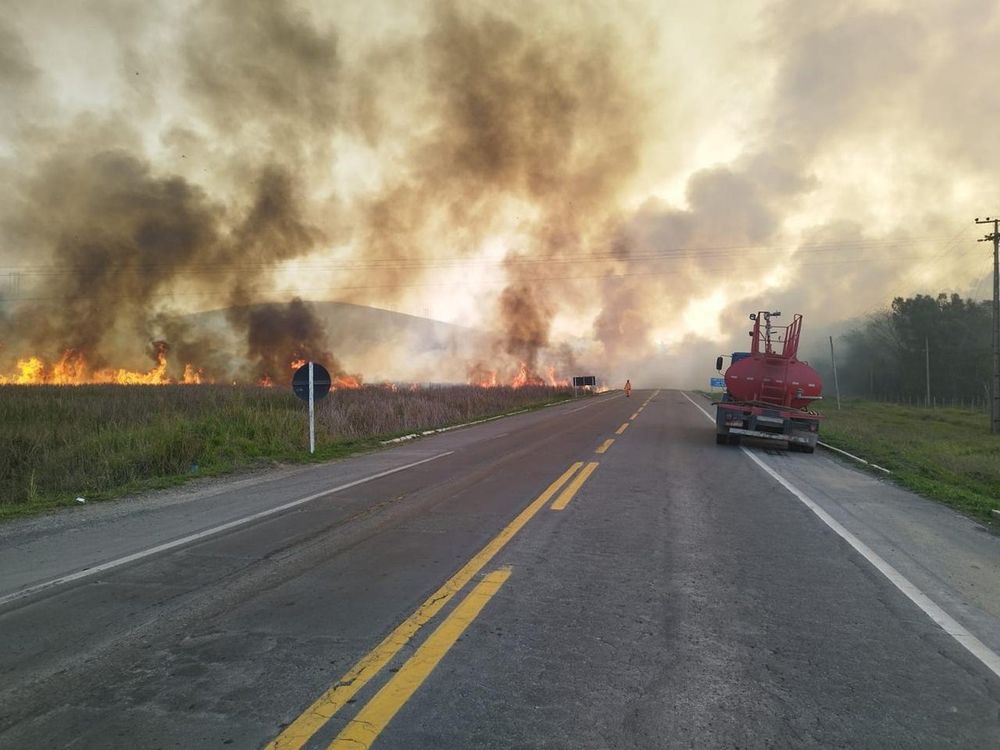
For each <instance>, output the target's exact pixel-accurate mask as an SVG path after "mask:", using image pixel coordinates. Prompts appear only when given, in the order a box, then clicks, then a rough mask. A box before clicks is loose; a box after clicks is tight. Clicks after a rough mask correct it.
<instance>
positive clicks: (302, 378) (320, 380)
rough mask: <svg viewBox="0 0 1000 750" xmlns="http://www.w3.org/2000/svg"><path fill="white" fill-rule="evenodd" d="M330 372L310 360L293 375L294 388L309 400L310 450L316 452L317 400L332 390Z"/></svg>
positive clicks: (304, 398)
mask: <svg viewBox="0 0 1000 750" xmlns="http://www.w3.org/2000/svg"><path fill="white" fill-rule="evenodd" d="M330 386H331V381H330V373H329V372H327V370H326V368H325V367H323V365H318V364H316V363H315V362H312V361H310V362H308V363H307V364H304V365H302V366H301V367H300V368H299V369H298V370H296V371H295V374H294V375H293V376H292V390H293V391H294V392H295V395H296V396H298V397H299V398H301V399H302V400H303V401H308V402H309V452H310V453H315V452H316V401H317V400H319V399H321V398H323V397H324V396H326V394H327V393H329V392H330Z"/></svg>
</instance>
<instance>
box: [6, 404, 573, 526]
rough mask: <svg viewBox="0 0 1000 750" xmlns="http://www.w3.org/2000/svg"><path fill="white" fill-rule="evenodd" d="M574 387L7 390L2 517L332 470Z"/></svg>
mask: <svg viewBox="0 0 1000 750" xmlns="http://www.w3.org/2000/svg"><path fill="white" fill-rule="evenodd" d="M571 395H572V390H571V389H569V388H550V387H544V386H526V387H523V388H516V389H515V388H507V387H497V388H478V387H475V386H439V387H427V388H419V389H415V390H407V389H401V390H393V389H391V388H388V387H385V386H365V387H363V388H359V389H354V390H339V391H336V392H334V393H331V394H330V395H329V396H328V397H327V398H326V399H324V400H322V401H320V402H319V403H318V408H317V419H316V454H315V456H310V455H309V447H308V433H307V429H308V424H307V416H306V415H307V411H306V408H305V405H304V404H303V403H302V402H301V401H299V399H297V398H296V397H295V396H294V395H293V394H292V393H291V391H289V390H287V389H284V388H261V387H256V386H222V385H199V386H184V385H177V386H117V385H88V386H74V387H61V386H13V385H7V386H0V519H3V518H9V517H12V516H17V515H27V514H30V513H35V512H38V511H39V510H43V509H46V508H52V507H56V506H62V505H73V504H75V503H76V502H77V501H76V498H77V497H83V498H85V499H86V500H87V501H88V502H90V501H93V500H104V499H108V498H112V497H116V496H120V495H122V494H125V493H128V492H135V491H138V490H142V489H148V488H155V487H165V486H170V485H172V484H177V483H179V482H182V481H184V480H185V479H188V478H191V477H194V476H205V475H217V474H223V473H227V472H231V471H235V470H237V469H245V468H252V467H255V466H256V467H259V466H266V465H269V464H274V463H277V462H283V463H284V462H303V461H322V460H327V459H330V458H335V457H338V456H344V455H348V454H351V453H356V452H360V451H364V450H368V449H371V448H374V447H377V446H378V445H379V443H380V442H381V441H383V440H386V439H390V438H393V437H396V436H400V435H405V434H410V433H413V432H421V431H423V430H430V429H436V428H440V427H445V426H449V425H453V424H460V423H463V422H468V421H473V420H476V419H483V418H485V417H489V416H495V415H499V414H505V413H508V412H511V411H515V410H519V409H529V408H536V407H540V406H543V405H545V404H548V403H553V402H555V401H561V400H565V399H567V398H570V397H571Z"/></svg>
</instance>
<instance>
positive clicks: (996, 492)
mask: <svg viewBox="0 0 1000 750" xmlns="http://www.w3.org/2000/svg"><path fill="white" fill-rule="evenodd" d="M823 413H824V415H825V417H826V419H825V420H824V421H823V426H822V427H821V428H820V439H821V440H823V441H824V442H826V443H829V444H830V445H833V446H835V447H837V448H840V449H842V450H846V451H849V452H850V453H853V454H855V455H857V456H860V457H862V458H864V459H866V460H868V461H871V462H872V463H875V464H878V465H879V466H884V467H885V468H886V469H889V470H890V471H891V472H892V478H893V479H894V480H896V481H897V482H899V483H900V484H902V485H903V486H905V487H908V488H909V489H911V490H914V491H915V492H918V493H920V494H922V495H925V496H926V497H930V498H933V499H935V500H939V501H941V502H944V503H947V504H948V505H951V506H953V507H955V508H957V509H959V510H962V511H965V512H966V513H969V514H971V515H973V516H975V517H977V518H980V519H982V520H986V521H995V520H996V519H995V518H994V517H993V516H992V514H991V510H992V509H994V508H1000V435H993V434H991V433H990V430H989V419H988V417H987V416H986V415H985V414H984V412H983V411H982V410H971V409H956V408H927V407H915V406H903V405H899V404H889V403H879V402H874V401H867V400H862V399H847V400H845V401H844V402H843V407H842V409H841V410H840V411H837V409H836V407H835V405H834V404H833V403H831V402H829V401H828V402H826V406H825V408H824V409H823Z"/></svg>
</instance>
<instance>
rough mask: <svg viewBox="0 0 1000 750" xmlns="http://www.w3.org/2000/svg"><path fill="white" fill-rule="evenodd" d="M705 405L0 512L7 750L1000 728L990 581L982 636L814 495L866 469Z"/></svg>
mask: <svg viewBox="0 0 1000 750" xmlns="http://www.w3.org/2000/svg"><path fill="white" fill-rule="evenodd" d="M700 408H710V406H709V405H708V403H707V402H702V403H701V404H699V402H698V399H697V397H690V396H688V395H687V394H683V393H681V392H677V391H633V392H632V395H631V397H630V398H625V397H624V395H623V394H609V395H606V396H602V397H599V398H594V399H581V400H580V401H579V402H574V403H570V404H565V405H561V406H557V407H553V408H550V409H544V410H541V411H539V412H533V413H529V414H523V415H518V416H515V417H510V418H508V419H504V420H499V421H496V422H491V423H487V424H483V425H477V426H474V427H469V428H466V429H463V430H457V431H454V432H450V433H444V434H441V435H437V436H434V437H430V438H426V439H423V440H420V441H416V442H415V443H413V444H404V445H402V446H399V447H396V448H393V449H390V450H388V451H383V452H380V453H378V454H374V455H372V456H365V457H359V458H357V459H351V460H350V461H346V462H338V463H335V464H330V465H327V466H323V467H310V468H309V469H305V470H296V471H295V472H292V473H290V474H288V475H286V476H282V477H281V478H280V480H279V479H269V478H258V479H257V480H254V481H253V482H246V481H244V482H241V483H234V484H233V486H232V487H231V488H230V489H225V488H223V489H221V490H213V492H212V493H211V494H210V495H209V496H206V497H197V496H193V497H192V498H191V499H189V500H188V501H185V502H179V501H178V502H172V503H167V504H164V505H163V506H160V507H150V506H146V505H140V506H138V507H137V508H136V509H135V510H134V512H133V511H130V510H128V509H125V510H122V511H120V512H118V513H110V512H107V511H103V510H101V509H93V510H92V509H89V508H88V509H87V511H88V513H81V514H74V515H73V518H72V519H70V520H67V518H68V517H62V518H60V519H58V520H57V521H49V522H43V521H35V522H31V523H23V524H20V525H14V526H11V527H9V528H6V529H4V530H3V532H2V534H0V544H2V545H3V548H2V549H0V565H2V567H0V571H2V575H0V677H2V685H0V746H3V747H8V746H9V747H18V748H19V747H81V748H89V747H94V748H117V747H121V748H134V747H182V746H183V747H222V746H235V747H248V748H251V747H262V746H271V747H275V748H301V747H309V748H317V747H344V748H346V747H362V746H374V747H378V748H401V749H402V748H418V747H429V748H474V747H487V748H490V747H495V748H508V747H518V748H520V747H559V748H562V747H566V748H571V747H572V748H610V747H614V748H618V747H639V748H646V747H649V748H659V747H767V746H779V747H780V746H849V747H977V748H978V747H998V746H1000V675H998V674H997V673H996V672H995V671H994V670H993V669H991V666H990V664H989V663H988V659H989V654H994V655H995V652H994V650H993V648H995V646H994V643H993V640H992V635H991V633H989V632H985V631H988V630H990V629H991V628H992V627H993V626H994V625H995V624H996V623H1000V618H994V614H993V611H992V609H991V607H990V606H989V603H988V602H986V603H983V602H980V604H981V605H982V606H978V607H970V608H967V609H962V611H954V610H955V608H953V607H952V606H951V602H952V601H953V600H952V599H949V598H948V596H945V594H944V593H940V594H939V592H936V591H935V592H932V593H934V596H935V601H937V600H941V601H938V604H942V605H943V607H944V608H945V609H947V610H948V611H949V612H950V613H951V614H953V615H955V616H956V617H958V618H959V619H960V620H961V622H962V626H961V627H964V628H968V631H969V632H970V634H971V633H975V635H976V636H978V638H977V640H978V641H979V643H980V644H981V645H982V646H983V648H984V649H985V652H984V654H985V656H984V655H982V654H981V655H977V654H976V653H974V652H973V651H970V649H969V648H968V646H967V645H964V644H963V643H961V642H959V640H956V638H955V637H953V636H954V634H953V633H949V632H946V631H945V630H944V629H942V627H941V626H940V625H939V624H938V623H937V622H935V621H934V619H932V617H930V616H929V615H928V613H927V611H926V610H925V609H921V607H920V606H918V604H916V603H915V602H914V600H913V598H912V596H908V595H907V593H905V592H904V591H902V590H901V589H900V587H899V584H898V582H894V581H892V580H890V578H888V577H887V576H886V574H885V573H884V572H880V570H879V569H878V568H877V567H876V566H875V565H873V562H872V559H871V558H870V557H866V556H865V555H864V554H861V553H860V552H859V551H858V548H857V547H856V546H852V545H851V544H850V543H849V542H848V541H846V540H845V537H844V536H843V535H842V534H840V533H838V532H837V531H836V530H835V529H833V528H832V527H831V525H830V524H829V523H827V522H824V520H823V519H822V518H821V517H820V516H819V515H817V512H816V510H815V509H812V508H810V507H809V506H808V505H807V504H805V503H804V502H803V501H802V499H801V498H800V497H798V496H796V495H795V494H794V490H796V488H797V487H798V484H802V483H803V480H804V478H808V479H810V481H813V482H815V485H810V487H809V492H810V493H811V494H810V495H809V497H821V495H820V492H821V490H822V487H823V486H827V485H830V486H836V485H838V483H841V484H842V483H846V482H848V481H851V482H854V483H855V485H856V486H863V487H864V488H865V489H864V492H866V493H874V492H877V491H879V490H878V486H879V484H878V483H877V482H876V481H875V480H869V479H868V478H867V477H865V476H864V475H859V474H858V473H857V472H855V471H854V470H853V469H851V468H849V467H845V466H842V465H839V464H835V463H833V462H830V461H829V459H826V458H823V457H821V456H819V455H818V454H817V455H816V456H805V455H798V454H788V455H787V456H786V455H779V456H778V457H775V456H768V455H765V454H763V452H762V451H759V450H757V451H754V449H751V451H750V453H748V452H744V451H742V450H737V449H729V448H726V447H720V446H716V445H715V441H714V431H713V429H712V427H711V425H709V424H708V421H707V420H706V419H705V414H703V413H702V412H701V411H700ZM751 454H752V455H751ZM778 459H780V461H778ZM776 461H778V462H777V463H776ZM810 461H815V462H816V463H814V464H809V463H807V462H810ZM781 462H794V463H788V464H787V465H786V464H782V463H781ZM789 469H794V472H793V471H790V470H789ZM795 472H799V474H795ZM859 476H860V477H861V479H858V477H859ZM789 477H791V478H790V479H789ZM869 481H870V482H871V484H870V485H869V484H866V482H869ZM824 482H825V483H826V484H825V485H824V484H823V483H824ZM796 483H798V484H796ZM821 485H822V486H821ZM872 487H875V489H874V490H873V489H871V488H872ZM331 490H333V491H331ZM886 491H887V492H897V493H898V492H899V491H898V490H895V489H894V488H888V489H887V490H886ZM801 494H803V496H805V495H804V493H801ZM910 501H911V500H910V499H907V500H906V501H905V502H910ZM892 502H904V501H901V500H899V499H898V498H895V497H893V499H892ZM945 512H947V511H945ZM831 513H839V510H837V509H831ZM843 521H844V523H845V524H848V523H849V520H848V519H846V518H845V519H843ZM858 523H860V522H858ZM956 528H957V530H956V531H955V532H954V533H955V534H956V535H959V536H961V535H962V534H964V533H965V532H964V527H956ZM855 530H856V531H857V534H858V535H859V536H860V537H864V538H865V539H867V540H868V541H869V542H870V549H871V550H875V551H873V552H872V555H874V556H875V557H876V558H877V559H882V558H880V557H878V554H876V553H877V552H879V551H880V550H878V549H876V548H877V546H878V543H877V535H874V532H873V536H872V537H870V538H869V537H868V536H866V535H865V534H866V531H865V530H862V529H860V528H859V529H855ZM886 533H888V532H886ZM963 539H964V537H963ZM956 543H958V542H956ZM866 549H869V547H866ZM965 549H966V551H967V553H968V555H970V556H973V557H975V558H976V559H983V560H986V562H985V563H984V564H985V565H987V567H988V565H989V560H990V558H991V556H995V559H994V562H996V561H997V560H1000V554H998V552H1000V545H998V540H997V539H996V538H994V537H988V536H986V535H983V538H982V539H979V538H977V537H975V535H974V534H973V536H971V537H969V542H968V547H967V548H965ZM56 550H62V553H60V554H56V552H55V551H56ZM911 553H912V554H911V556H910V557H909V558H907V559H911V560H923V558H920V557H919V555H918V554H917V552H916V551H914V550H911ZM963 559H964V558H963ZM970 559H971V557H970ZM893 562H894V563H895V564H896V566H897V568H898V569H900V570H903V571H904V573H906V575H907V576H909V577H903V578H904V580H906V581H909V582H912V581H913V580H919V581H920V585H923V579H917V578H915V575H918V574H920V571H925V572H927V571H930V573H928V575H930V574H931V573H933V572H934V571H935V570H936V569H935V568H934V566H933V564H932V563H931V562H926V561H925V562H926V564H924V563H923V562H921V563H919V564H918V563H914V566H915V567H914V568H913V574H911V573H910V571H909V569H908V568H904V567H903V565H902V564H901V563H899V562H897V561H896V560H893ZM901 577H902V576H901ZM938 577H939V578H940V577H942V576H938ZM928 580H929V579H928ZM917 588H918V589H919V590H921V591H923V589H922V588H919V586H918V587H917ZM942 591H943V590H942ZM949 596H950V595H949ZM955 596H956V597H957V598H960V597H961V592H960V591H959V592H958V593H956V594H955ZM957 598H956V600H957ZM987 598H990V597H987ZM957 624H958V621H957V620H956V625H957ZM998 632H1000V629H998ZM984 659H985V661H984Z"/></svg>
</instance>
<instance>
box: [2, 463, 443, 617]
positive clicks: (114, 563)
mask: <svg viewBox="0 0 1000 750" xmlns="http://www.w3.org/2000/svg"><path fill="white" fill-rule="evenodd" d="M454 452H455V451H446V452H445V453H438V454H437V455H436V456H431V457H430V458H424V459H421V460H420V461H414V462H413V463H409V464H404V465H403V466H397V467H396V468H394V469H387V470H386V471H380V472H379V473H377V474H371V475H370V476H367V477H362V478H361V479H355V480H354V481H353V482H348V483H347V484H342V485H340V486H339V487H334V488H332V489H329V490H323V491H322V492H317V493H315V494H313V495H309V496H307V497H300V498H299V499H298V500H292V501H291V502H288V503H284V504H283V505H278V506H276V507H274V508H268V509H267V510H262V511H260V512H259V513H254V514H252V515H249V516H245V517H243V518H237V519H236V520H234V521H229V522H227V523H224V524H221V525H219V526H213V527H212V528H209V529H204V530H202V531H199V532H196V533H194V534H189V535H188V536H184V537H181V538H180V539H174V540H173V541H171V542H165V543H163V544H158V545H156V546H155V547H150V548H149V549H144V550H141V551H139V552H133V553H132V554H131V555H125V557H119V558H117V559H115V560H110V561H108V562H106V563H101V564H100V565H95V566H93V567H91V568H84V569H83V570H78V571H77V572H76V573H70V574H69V575H64V576H60V577H59V578H53V579H51V580H49V581H43V582H42V583H36V584H34V585H32V586H28V587H27V588H23V589H19V590H18V591H14V592H12V593H10V594H6V595H5V596H0V607H2V606H3V605H5V604H7V603H8V602H12V601H14V600H15V599H20V598H22V597H25V596H28V595H30V594H34V593H36V592H38V591H41V590H43V589H47V588H52V587H53V586H61V585H62V584H64V583H72V582H73V581H79V580H80V579H81V578H87V577H88V576H92V575H95V574H97V573H103V572H104V571H106V570H111V569H112V568H117V567H120V566H122V565H127V564H128V563H131V562H135V561H136V560H141V559H143V558H144V557H149V556H150V555H155V554H157V553H159V552H166V551H167V550H171V549H175V548H177V547H183V546H184V545H186V544H191V543H192V542H197V541H198V540H200V539H205V538H206V537H210V536H213V535H215V534H219V533H221V532H223V531H228V530H229V529H235V528H237V527H239V526H244V525H246V524H248V523H251V522H253V521H258V520H260V519H261V518H267V517H268V516H273V515H275V514H276V513H281V512H282V511H286V510H289V509H290V508H294V507H296V506H298V505H303V504H304V503H309V502H312V501H313V500H317V499H319V498H321V497H325V496H326V495H332V494H334V493H336V492H342V491H343V490H346V489H350V488H351V487H357V486H358V485H359V484H365V483H366V482H371V481H373V480H375V479H381V478H382V477H387V476H389V475H390V474H395V473H397V472H400V471H406V470H407V469H412V468H413V467H414V466H420V465H421V464H426V463H428V462H430V461H436V460H437V459H439V458H444V457H445V456H450V455H451V454H452V453H454Z"/></svg>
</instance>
